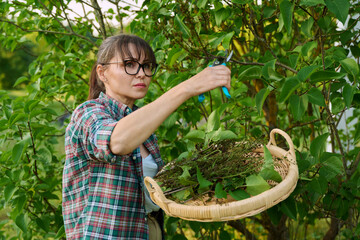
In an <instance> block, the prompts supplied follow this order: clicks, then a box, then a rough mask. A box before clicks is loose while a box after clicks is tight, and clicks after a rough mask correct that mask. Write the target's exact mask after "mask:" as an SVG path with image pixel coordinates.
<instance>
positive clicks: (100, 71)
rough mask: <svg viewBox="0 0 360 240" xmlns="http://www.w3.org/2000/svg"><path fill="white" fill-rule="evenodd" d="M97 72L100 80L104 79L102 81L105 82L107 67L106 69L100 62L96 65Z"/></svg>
mask: <svg viewBox="0 0 360 240" xmlns="http://www.w3.org/2000/svg"><path fill="white" fill-rule="evenodd" d="M96 73H97V75H98V77H99V79H100V81H102V82H104V83H105V82H107V80H106V77H105V69H104V66H103V65H101V64H98V65H97V66H96Z"/></svg>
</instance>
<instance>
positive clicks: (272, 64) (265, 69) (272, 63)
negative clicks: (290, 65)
mask: <svg viewBox="0 0 360 240" xmlns="http://www.w3.org/2000/svg"><path fill="white" fill-rule="evenodd" d="M276 61H277V60H276V59H273V60H271V61H269V62H267V63H265V65H264V66H263V67H262V70H261V73H262V75H263V76H264V77H265V79H269V70H271V69H272V70H275V63H276Z"/></svg>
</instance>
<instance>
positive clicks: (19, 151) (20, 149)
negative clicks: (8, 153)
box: [12, 140, 27, 163]
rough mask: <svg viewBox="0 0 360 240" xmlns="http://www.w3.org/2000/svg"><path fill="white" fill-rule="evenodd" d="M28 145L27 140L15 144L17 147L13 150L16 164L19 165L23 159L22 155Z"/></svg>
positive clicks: (13, 158)
mask: <svg viewBox="0 0 360 240" xmlns="http://www.w3.org/2000/svg"><path fill="white" fill-rule="evenodd" d="M26 143H27V141H26V140H21V141H20V142H17V143H16V144H15V146H14V147H13V149H12V160H13V161H14V163H18V162H19V160H20V159H21V157H22V155H23V153H24V149H25V145H26ZM26 147H27V146H26Z"/></svg>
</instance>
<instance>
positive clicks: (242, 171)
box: [155, 139, 282, 203]
mask: <svg viewBox="0 0 360 240" xmlns="http://www.w3.org/2000/svg"><path fill="white" fill-rule="evenodd" d="M261 146H262V143H261V142H260V141H259V140H254V139H251V140H250V139H247V140H242V141H235V140H223V141H219V142H214V143H211V144H210V145H209V146H207V147H206V148H204V149H201V148H197V150H196V151H193V152H191V153H189V154H188V156H187V157H185V158H180V159H176V160H174V161H172V162H171V163H169V164H168V165H167V166H165V167H164V168H163V170H162V171H160V172H159V173H158V174H157V176H155V180H156V181H157V182H158V183H159V184H160V186H161V187H162V188H163V190H164V194H165V195H166V196H167V197H168V198H169V199H172V200H174V201H176V202H179V203H184V202H187V201H189V200H195V199H202V200H203V199H204V198H206V199H212V198H213V197H216V198H218V199H221V198H225V199H226V198H227V197H228V195H231V197H233V198H234V199H236V200H241V199H244V198H247V197H250V195H257V194H259V193H261V192H262V191H265V190H268V189H269V188H271V186H273V185H274V183H275V184H276V182H280V181H281V180H282V178H281V176H280V174H279V173H278V172H277V171H275V170H274V162H273V158H272V155H271V153H270V152H269V150H267V149H266V147H265V149H264V150H263V149H261V150H262V151H261V152H264V154H261V153H260V151H259V150H258V149H259V148H262V147H261ZM267 181H271V183H272V184H270V185H269V183H270V182H267Z"/></svg>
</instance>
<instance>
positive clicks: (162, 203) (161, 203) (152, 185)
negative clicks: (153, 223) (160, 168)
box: [144, 176, 169, 212]
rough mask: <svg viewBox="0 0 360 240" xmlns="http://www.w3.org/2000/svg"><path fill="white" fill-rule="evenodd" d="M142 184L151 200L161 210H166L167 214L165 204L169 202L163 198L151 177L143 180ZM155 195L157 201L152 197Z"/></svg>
mask: <svg viewBox="0 0 360 240" xmlns="http://www.w3.org/2000/svg"><path fill="white" fill-rule="evenodd" d="M144 183H145V186H146V188H147V190H148V191H149V193H150V197H151V199H152V200H153V201H154V202H155V203H156V204H157V205H158V206H159V207H161V208H162V209H163V210H166V211H167V212H169V209H168V206H167V204H166V202H168V201H169V200H168V199H167V198H166V197H165V195H164V193H163V191H162V190H161V188H160V186H159V184H157V182H156V181H155V180H154V179H152V178H151V177H148V176H147V177H145V178H144ZM155 193H157V198H159V199H155V196H154V195H155Z"/></svg>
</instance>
